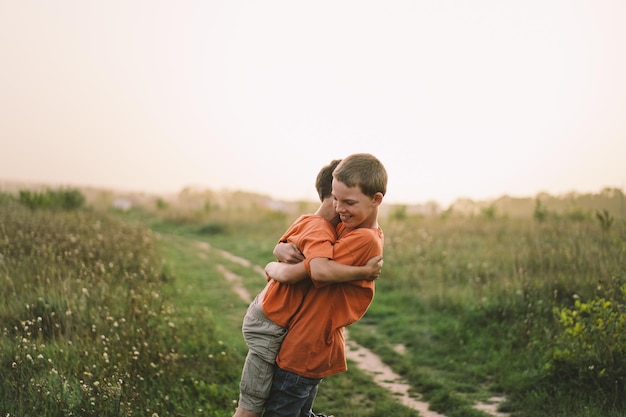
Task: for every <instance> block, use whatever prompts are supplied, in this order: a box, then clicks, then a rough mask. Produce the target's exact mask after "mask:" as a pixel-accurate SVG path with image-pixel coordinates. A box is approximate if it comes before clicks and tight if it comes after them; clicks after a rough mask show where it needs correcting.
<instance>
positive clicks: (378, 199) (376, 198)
mask: <svg viewBox="0 0 626 417" xmlns="http://www.w3.org/2000/svg"><path fill="white" fill-rule="evenodd" d="M373 201H374V203H376V204H377V205H380V204H381V203H382V202H383V193H376V194H374V198H373Z"/></svg>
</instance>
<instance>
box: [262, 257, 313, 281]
mask: <svg viewBox="0 0 626 417" xmlns="http://www.w3.org/2000/svg"><path fill="white" fill-rule="evenodd" d="M265 273H266V274H267V276H268V277H269V278H271V279H273V280H275V281H278V282H282V283H285V284H294V283H296V282H298V281H302V280H303V279H306V278H308V277H309V274H308V273H307V271H306V267H305V266H304V262H298V263H295V264H290V263H287V262H275V261H274V262H270V263H268V264H267V265H265Z"/></svg>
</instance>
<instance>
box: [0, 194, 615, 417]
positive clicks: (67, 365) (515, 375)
mask: <svg viewBox="0 0 626 417" xmlns="http://www.w3.org/2000/svg"><path fill="white" fill-rule="evenodd" d="M546 214H547V215H546ZM293 218H294V217H293V216H291V215H286V214H281V213H275V212H271V211H264V210H257V209H254V208H253V209H252V210H239V211H233V210H231V211H221V210H204V211H202V212H200V213H198V212H180V211H176V212H174V211H173V210H150V211H144V210H131V211H130V212H124V213H120V212H113V213H112V212H108V211H103V210H93V209H91V210H86V209H73V208H72V209H70V210H68V209H62V208H61V209H56V210H55V209H50V208H49V207H47V208H43V209H37V208H36V207H35V208H28V207H26V206H24V205H23V204H20V203H19V201H17V200H16V199H13V198H10V197H8V196H3V197H2V198H0V281H1V283H2V288H3V292H2V303H1V304H0V329H2V335H1V337H2V341H1V343H0V366H2V369H3V372H2V373H0V393H1V395H0V412H1V413H2V415H3V416H32V415H37V416H67V415H76V416H131V415H147V416H154V415H158V416H161V417H162V416H191V415H193V416H215V417H223V416H231V415H232V413H233V411H234V408H235V406H236V399H237V396H238V383H239V376H240V370H241V366H242V364H243V359H244V357H245V354H246V347H245V344H244V342H243V340H242V338H241V333H240V326H241V320H242V319H243V315H244V313H245V310H246V308H247V302H245V301H244V300H243V299H242V298H241V297H240V296H239V295H238V294H237V293H236V292H235V291H233V284H232V283H231V282H229V281H228V280H227V279H226V278H225V277H224V274H223V271H224V270H225V269H226V270H228V271H230V272H231V273H232V274H235V275H236V276H237V277H238V278H237V279H239V280H240V282H241V284H242V285H243V286H244V287H245V288H246V289H247V291H248V292H249V293H250V294H251V295H255V294H256V293H257V292H258V291H259V290H260V289H261V288H262V287H263V285H264V284H265V282H264V278H263V276H262V275H261V274H260V273H259V271H258V269H256V268H254V267H253V266H254V265H257V266H263V265H264V264H265V263H266V262H268V261H269V260H271V259H272V255H271V252H272V248H273V246H274V243H275V241H276V239H277V238H278V237H279V236H280V234H281V233H282V231H283V230H284V229H285V228H286V227H287V226H288V224H289V223H290V222H291V221H292V220H293ZM380 223H381V226H382V227H383V229H384V231H385V239H386V241H385V266H384V269H383V274H382V276H381V278H380V279H379V281H378V283H377V294H376V297H375V299H374V302H373V304H372V306H371V308H370V310H369V311H368V313H367V314H366V316H365V317H364V319H363V320H361V321H360V322H359V323H357V324H355V325H354V326H352V327H351V329H350V337H351V338H353V339H354V340H356V341H357V342H358V343H360V344H361V345H364V346H366V347H368V348H370V349H371V350H372V351H374V352H375V353H377V354H378V355H379V356H380V357H381V358H382V359H383V360H384V362H385V363H386V364H388V365H389V366H391V367H392V368H393V369H394V371H395V372H396V373H398V374H400V375H402V376H403V377H404V378H405V379H406V380H407V381H409V382H410V383H411V386H412V389H413V390H414V392H415V393H419V394H420V395H421V396H422V398H423V399H425V400H427V401H428V402H429V403H430V405H431V408H432V409H433V410H436V411H438V412H439V413H441V414H444V415H446V416H448V417H474V416H476V417H477V416H486V414H484V413H482V412H480V411H478V410H476V409H474V408H473V407H472V405H473V404H474V403H476V402H477V401H480V400H486V399H487V398H489V397H491V396H493V395H500V396H504V397H505V398H506V401H505V402H504V403H503V405H502V410H503V411H506V412H507V413H510V415H511V416H513V417H531V416H532V417H542V416H545V417H548V416H549V417H555V416H563V417H565V416H567V417H583V416H584V417H599V416H611V417H612V416H621V415H623V414H624V412H625V411H626V403H625V400H624V398H625V395H624V394H626V389H625V386H626V381H625V378H626V377H625V375H626V331H625V330H626V314H625V309H626V301H625V299H626V295H625V293H624V291H625V290H626V287H625V284H626V274H625V265H626V224H625V222H624V219H617V218H614V217H613V216H612V215H610V214H608V213H603V212H601V211H598V212H597V215H596V216H594V215H585V216H568V215H557V214H555V213H550V212H547V213H543V214H542V213H536V215H535V216H534V217H530V218H507V217H506V216H504V215H502V216H499V215H497V213H493V212H484V213H482V214H479V215H474V216H455V215H451V214H450V213H447V214H446V215H442V216H410V215H407V214H406V213H404V212H402V211H395V212H391V214H390V215H388V216H386V217H385V218H381V221H380ZM221 251H228V252H230V253H232V254H235V255H237V256H240V257H242V258H245V259H247V260H249V261H250V265H242V264H240V263H237V262H235V261H233V260H232V259H229V258H227V257H224V256H222V252H221ZM397 346H402V347H403V348H404V349H403V351H402V352H403V353H399V351H398V349H396V347H397ZM349 368H350V369H349V371H348V372H347V373H344V374H341V375H335V376H331V377H329V378H326V379H325V380H324V381H323V383H322V385H321V386H320V394H319V396H318V400H317V401H316V409H317V410H318V411H319V412H325V413H333V414H334V415H335V416H336V417H351V416H354V417H356V416H359V417H382V416H385V417H386V416H390V415H393V416H417V415H418V413H417V412H416V411H413V410H410V409H407V408H406V407H403V406H401V405H400V404H399V403H398V401H397V400H396V399H395V398H394V397H393V395H391V394H389V393H387V392H386V391H384V390H383V389H382V388H380V387H378V386H377V385H376V384H374V383H373V382H372V381H371V379H370V378H369V377H368V376H367V375H365V374H364V373H362V372H360V371H359V370H358V369H356V366H354V364H352V363H349Z"/></svg>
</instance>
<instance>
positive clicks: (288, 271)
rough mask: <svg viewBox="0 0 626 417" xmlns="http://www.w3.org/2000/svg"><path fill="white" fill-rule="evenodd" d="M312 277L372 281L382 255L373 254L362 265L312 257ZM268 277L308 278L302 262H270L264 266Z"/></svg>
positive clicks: (287, 280)
mask: <svg viewBox="0 0 626 417" xmlns="http://www.w3.org/2000/svg"><path fill="white" fill-rule="evenodd" d="M310 267H311V275H312V278H313V279H315V280H316V281H319V282H326V283H341V282H348V281H357V280H367V281H373V280H375V279H377V278H378V277H379V276H380V272H381V271H382V268H383V257H382V256H374V257H373V258H370V259H369V260H368V261H367V263H366V264H365V265H363V266H352V265H344V264H341V263H339V262H335V261H333V260H331V259H328V258H314V259H312V260H311V261H310ZM265 273H266V274H267V276H268V277H270V278H272V279H274V280H276V281H278V282H282V283H285V284H293V283H295V282H298V281H301V280H303V279H305V278H308V274H307V271H306V267H305V265H304V262H299V263H297V264H288V263H285V262H270V263H268V264H267V265H266V266H265Z"/></svg>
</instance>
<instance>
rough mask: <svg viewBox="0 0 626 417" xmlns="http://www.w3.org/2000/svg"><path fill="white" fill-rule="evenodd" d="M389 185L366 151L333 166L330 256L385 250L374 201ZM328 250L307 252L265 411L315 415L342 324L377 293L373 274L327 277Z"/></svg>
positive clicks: (287, 271) (350, 257)
mask: <svg viewBox="0 0 626 417" xmlns="http://www.w3.org/2000/svg"><path fill="white" fill-rule="evenodd" d="M386 188H387V172H386V170H385V168H384V166H383V165H382V163H380V161H379V160H378V159H376V158H375V157H374V156H372V155H370V154H354V155H350V156H349V157H347V158H345V159H344V160H343V161H342V162H341V163H340V164H339V165H338V166H337V168H336V169H335V171H334V173H333V182H332V189H333V190H332V193H333V199H334V206H335V210H336V211H337V213H338V214H339V217H340V219H341V223H340V224H339V225H338V227H337V237H338V240H337V242H336V243H335V245H334V248H333V256H332V259H333V260H334V261H337V262H341V263H349V264H353V265H364V264H365V263H366V262H367V260H368V259H370V258H371V257H372V256H377V255H382V253H383V243H384V236H383V232H382V230H381V228H380V227H379V225H378V207H379V206H380V204H381V203H382V201H383V197H384V195H385V192H386ZM330 265H331V261H330V259H329V257H316V258H309V257H307V258H306V259H305V261H304V266H305V268H306V269H307V270H308V271H309V276H310V277H311V279H312V281H313V285H314V287H312V288H311V289H310V290H309V292H308V293H307V295H306V296H305V299H304V301H303V303H302V308H301V309H300V310H299V311H298V313H296V315H295V316H294V317H293V319H292V320H291V324H290V327H289V332H288V333H287V335H286V337H285V339H284V340H283V343H282V346H281V349H280V351H279V353H278V356H277V359H276V363H277V366H276V367H275V370H274V378H273V382H272V389H271V391H270V396H269V398H268V401H267V402H266V403H265V413H264V414H263V416H264V417H301V416H302V417H304V416H307V417H308V416H317V414H314V413H313V412H312V405H313V401H314V399H315V395H316V394H317V388H318V384H319V383H320V382H321V380H322V378H324V377H326V376H329V375H333V374H336V373H340V372H344V371H346V370H347V364H346V357H345V343H344V337H343V330H344V328H345V326H348V325H350V324H352V323H354V322H356V321H357V320H359V319H360V318H361V317H362V316H363V315H364V314H365V312H366V310H367V308H368V307H369V305H370V303H371V301H372V299H373V297H374V282H373V281H365V280H361V281H352V282H345V283H341V284H328V282H330V281H331V280H332V276H333V271H332V269H331V268H330ZM266 270H270V271H272V274H273V275H272V276H273V278H274V279H285V280H286V281H296V280H297V279H298V278H294V277H295V276H296V275H298V274H300V273H301V265H298V264H296V265H289V264H284V263H273V264H272V265H268V267H266Z"/></svg>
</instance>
